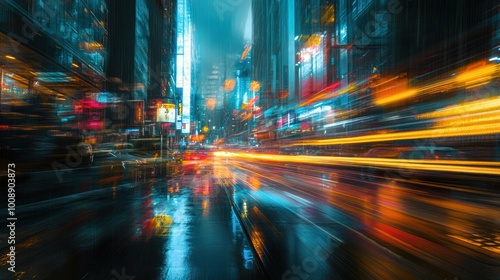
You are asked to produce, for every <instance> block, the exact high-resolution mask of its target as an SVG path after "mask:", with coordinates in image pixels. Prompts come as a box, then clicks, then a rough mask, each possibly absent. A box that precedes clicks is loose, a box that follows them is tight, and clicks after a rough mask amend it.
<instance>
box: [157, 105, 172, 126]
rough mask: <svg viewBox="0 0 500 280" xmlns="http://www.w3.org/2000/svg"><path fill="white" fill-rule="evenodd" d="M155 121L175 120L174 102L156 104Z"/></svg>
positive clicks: (169, 121) (170, 121)
mask: <svg viewBox="0 0 500 280" xmlns="http://www.w3.org/2000/svg"><path fill="white" fill-rule="evenodd" d="M156 121H157V122H168V123H174V122H175V104H168V103H164V104H158V105H157V108H156Z"/></svg>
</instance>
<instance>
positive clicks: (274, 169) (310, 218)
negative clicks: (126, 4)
mask: <svg viewBox="0 0 500 280" xmlns="http://www.w3.org/2000/svg"><path fill="white" fill-rule="evenodd" d="M98 170H99V166H93V167H91V168H83V169H75V170H73V171H72V172H71V174H72V176H71V177H70V178H72V180H70V182H73V183H71V184H68V185H67V186H70V185H73V186H74V187H73V189H72V190H73V192H74V193H73V194H66V193H64V192H60V193H59V194H60V195H58V196H56V195H54V194H53V195H49V194H47V196H46V197H47V199H44V200H39V201H37V202H30V203H23V196H22V195H21V194H18V196H17V200H18V203H19V205H20V206H18V208H17V209H16V217H17V221H16V251H15V253H16V258H15V260H16V261H15V268H16V273H15V275H16V277H17V279H32V278H36V279H266V278H270V279H499V277H500V258H499V257H500V238H499V236H500V231H499V228H500V227H499V226H498V217H499V216H500V211H499V207H498V206H499V205H498V201H499V199H498V198H499V197H498V196H499V194H498V193H490V194H489V195H484V194H481V193H476V194H473V193H463V192H462V191H453V190H450V189H442V188H438V187H436V186H433V187H429V186H428V184H427V186H424V185H425V184H423V183H421V184H419V183H418V182H415V181H411V182H410V181H404V180H402V181H387V180H374V181H362V180H359V179H356V178H358V177H359V176H357V175H356V176H355V175H353V172H354V171H349V170H346V169H344V170H340V169H339V170H337V169H333V168H324V167H311V166H307V165H289V164H284V165H280V166H277V165H272V164H269V163H256V162H248V161H247V162H244V161H239V160H236V159H231V160H227V161H226V160H225V159H223V158H214V159H213V160H212V159H210V160H205V161H191V162H184V164H183V172H182V174H181V175H179V176H175V177H173V178H168V179H165V178H145V179H142V180H132V181H122V180H109V179H108V180H107V181H106V182H109V183H103V181H102V178H101V179H99V176H97V175H96V174H97V173H96V172H97V171H98ZM34 178H36V176H35V177H34ZM50 178H57V176H55V175H54V174H45V175H44V176H42V175H40V176H39V179H31V181H29V180H28V181H27V182H31V183H32V184H33V183H35V182H38V183H39V184H41V182H39V181H37V180H45V181H46V182H48V181H50V180H51V179H50ZM118 179H120V178H118ZM52 180H53V181H54V183H55V179H52ZM76 183H79V184H76ZM45 186H47V185H45ZM40 187H42V185H40ZM17 188H18V190H22V188H23V185H19V186H17ZM46 188H48V189H50V188H49V187H46ZM47 192H49V191H47ZM20 193H21V192H20ZM6 212H7V210H6V209H3V210H2V212H1V213H2V218H3V220H6V216H5V213H6ZM1 250H2V272H1V273H2V275H6V273H10V272H8V271H7V266H6V265H5V264H6V261H7V254H8V252H9V251H8V250H9V248H8V247H7V246H3V247H2V249H1ZM2 279H8V278H5V277H3V276H2Z"/></svg>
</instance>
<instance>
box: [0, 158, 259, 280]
mask: <svg viewBox="0 0 500 280" xmlns="http://www.w3.org/2000/svg"><path fill="white" fill-rule="evenodd" d="M191 167H194V168H190V169H189V170H188V169H187V171H186V174H185V175H183V176H182V177H179V178H178V179H176V180H167V179H151V180H146V182H144V180H139V182H137V183H136V182H129V183H123V182H120V183H118V182H119V180H117V181H116V182H112V181H113V180H107V181H109V182H111V184H110V185H103V184H99V180H97V178H96V176H94V177H93V178H89V175H92V174H95V170H92V169H88V170H73V172H72V178H73V179H74V182H75V183H76V182H78V183H81V182H85V183H82V184H77V185H75V184H69V185H66V186H67V187H71V186H70V185H72V188H73V189H75V190H80V191H81V192H80V193H77V194H74V195H65V196H63V197H60V198H51V199H45V200H42V201H39V202H37V203H29V204H25V205H21V206H19V207H18V208H17V211H16V212H17V214H16V217H17V218H18V220H17V227H16V269H15V270H16V273H15V274H14V273H11V272H10V271H8V270H7V268H8V266H6V265H5V263H6V254H7V253H8V248H7V247H6V246H5V245H6V244H5V243H3V242H2V250H1V251H2V267H1V271H0V275H1V277H0V278H1V279H117V280H120V279H265V278H266V275H264V273H263V271H262V270H261V268H260V266H259V264H258V262H257V259H256V258H255V257H254V254H253V252H252V249H251V246H250V244H249V243H248V241H247V240H246V238H245V236H244V233H243V231H242V228H241V226H240V224H239V221H238V219H237V217H236V216H235V212H234V211H233V210H232V208H231V204H230V201H229V200H228V198H227V195H226V192H225V191H224V190H223V189H221V188H222V187H220V186H215V185H214V184H213V176H212V175H211V174H210V172H209V171H210V170H211V168H208V167H205V166H204V165H193V166H191ZM52 175H53V174H45V175H43V174H39V177H44V176H45V177H46V178H45V180H49V181H50V176H52ZM106 179H108V178H106ZM37 180H41V179H40V178H37V179H36V180H35V181H37ZM68 180H70V181H71V182H73V180H71V179H68ZM35 181H33V180H32V181H31V182H35ZM180 181H182V184H181V182H180ZM53 183H58V182H53ZM21 187H22V186H19V187H18V188H21ZM82 188H83V189H82ZM18 200H19V201H21V200H22V197H21V195H19V196H18ZM5 212H6V210H5ZM5 212H4V211H2V214H3V213H5ZM2 218H3V219H2V220H4V221H5V219H6V217H5V216H3V215H2ZM2 234H4V236H5V231H4V232H2ZM2 239H3V238H2ZM4 240H5V239H4Z"/></svg>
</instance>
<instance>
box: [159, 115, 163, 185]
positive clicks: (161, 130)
mask: <svg viewBox="0 0 500 280" xmlns="http://www.w3.org/2000/svg"><path fill="white" fill-rule="evenodd" d="M162 169H163V122H160V178H161V176H162Z"/></svg>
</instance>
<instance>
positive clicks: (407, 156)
mask: <svg viewBox="0 0 500 280" xmlns="http://www.w3.org/2000/svg"><path fill="white" fill-rule="evenodd" d="M358 157H365V158H387V159H404V160H408V161H412V160H462V159H464V156H463V153H462V152H461V151H459V150H457V149H455V148H452V147H446V146H415V147H408V146H402V147H391V146H387V147H375V148H372V149H370V150H368V151H367V152H365V153H362V154H359V155H358ZM432 175H433V174H432V172H424V171H420V170H418V171H417V170H412V169H407V168H401V167H397V166H394V167H379V166H363V167H362V168H361V170H360V178H361V179H368V180H370V181H371V180H373V179H375V178H386V179H390V180H393V179H395V178H417V177H429V176H432Z"/></svg>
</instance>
